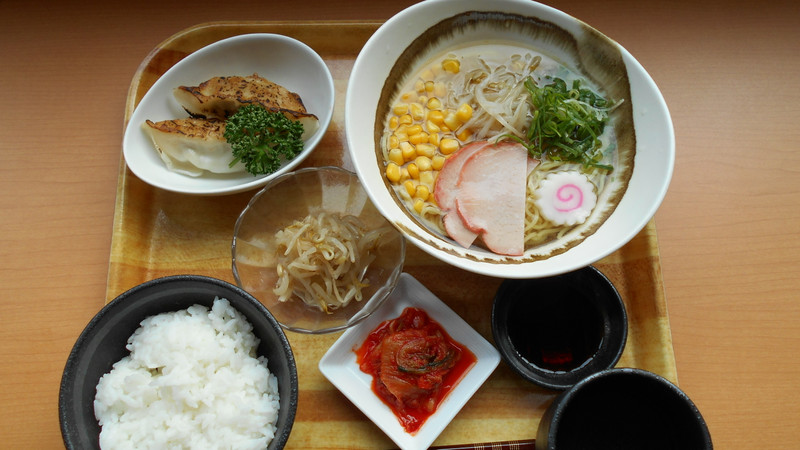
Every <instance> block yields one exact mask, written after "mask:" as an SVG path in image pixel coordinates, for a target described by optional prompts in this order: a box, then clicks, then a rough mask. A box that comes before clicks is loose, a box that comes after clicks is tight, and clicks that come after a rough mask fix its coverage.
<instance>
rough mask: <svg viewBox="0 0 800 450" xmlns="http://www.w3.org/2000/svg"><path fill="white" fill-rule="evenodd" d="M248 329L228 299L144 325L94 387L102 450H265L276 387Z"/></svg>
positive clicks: (152, 319) (272, 428)
mask: <svg viewBox="0 0 800 450" xmlns="http://www.w3.org/2000/svg"><path fill="white" fill-rule="evenodd" d="M252 329H253V327H252V325H251V324H250V323H249V322H248V321H247V319H246V318H245V317H244V316H242V315H241V314H240V313H239V312H238V311H236V309H235V308H233V307H232V306H231V305H230V303H229V302H228V300H226V299H219V298H217V299H215V300H214V304H213V306H212V307H211V310H210V311H209V309H208V308H206V307H204V306H201V305H194V306H192V307H190V308H188V309H185V310H182V311H177V312H170V313H163V314H159V315H156V316H152V317H149V318H147V319H145V320H144V321H142V323H141V327H139V328H138V329H137V330H136V331H135V332H134V333H133V335H132V336H131V337H130V338H129V339H128V345H127V349H128V350H130V355H129V356H126V357H124V358H122V359H121V360H120V361H118V362H117V363H115V364H114V366H113V368H112V370H111V372H109V373H107V374H105V375H103V377H102V378H100V382H99V383H98V385H97V395H96V397H95V400H94V410H95V417H97V420H98V422H99V423H100V426H101V427H102V428H101V432H100V446H101V448H104V449H110V448H115V449H149V448H158V449H165V448H173V449H174V448H178V449H234V448H235V449H264V448H266V447H267V446H268V445H269V442H270V441H271V440H272V438H273V437H274V435H275V430H276V428H275V424H276V422H277V419H278V407H279V405H278V381H277V379H276V378H275V375H273V374H271V373H270V372H269V370H268V369H267V361H266V359H265V358H264V357H258V356H257V355H256V348H257V347H258V343H259V340H258V338H256V337H255V335H253V333H252Z"/></svg>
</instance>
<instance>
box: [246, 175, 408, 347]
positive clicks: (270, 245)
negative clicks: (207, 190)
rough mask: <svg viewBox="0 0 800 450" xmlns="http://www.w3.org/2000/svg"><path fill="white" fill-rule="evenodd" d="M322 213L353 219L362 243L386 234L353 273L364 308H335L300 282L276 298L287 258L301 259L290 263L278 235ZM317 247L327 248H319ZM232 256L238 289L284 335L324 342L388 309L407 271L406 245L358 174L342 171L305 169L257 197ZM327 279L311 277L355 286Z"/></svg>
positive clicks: (352, 304)
mask: <svg viewBox="0 0 800 450" xmlns="http://www.w3.org/2000/svg"><path fill="white" fill-rule="evenodd" d="M321 213H328V214H329V215H335V216H337V217H346V216H353V217H355V218H357V221H358V222H360V224H361V225H363V235H368V234H371V233H379V236H380V237H379V238H378V239H377V240H376V241H375V242H374V243H373V244H368V248H370V249H371V250H370V251H369V252H368V254H361V255H360V258H361V260H362V261H365V262H364V263H358V262H356V263H354V266H353V268H351V269H348V271H347V272H348V273H350V274H354V276H355V277H356V278H357V279H358V280H359V283H360V285H361V286H362V287H361V289H360V294H361V299H360V300H357V299H352V300H349V301H344V302H338V303H337V302H333V303H329V302H328V301H327V300H323V298H327V299H330V298H336V297H335V295H333V294H328V295H332V297H325V296H321V295H317V294H311V293H310V292H311V291H312V289H310V288H307V287H305V286H304V285H303V284H302V283H301V282H299V281H298V279H297V278H294V279H293V283H294V284H293V286H294V289H289V290H290V291H291V293H289V294H287V293H285V292H286V291H285V290H284V291H283V292H280V294H283V296H282V295H279V293H276V287H278V283H279V278H280V277H279V274H278V271H279V270H287V269H285V268H286V267H288V264H287V258H292V257H293V256H294V252H290V255H289V257H286V256H284V254H285V251H284V250H285V249H286V246H284V245H283V244H279V242H278V238H277V237H276V234H277V233H278V232H279V231H282V230H284V229H285V228H287V227H290V226H292V225H293V224H295V223H296V222H298V221H304V219H307V218H308V217H317V216H318V215H319V214H321ZM284 242H285V241H284ZM313 247H315V248H316V249H317V250H319V249H320V248H322V247H321V246H320V245H317V244H314V245H313ZM231 255H232V269H233V276H234V278H235V279H236V283H237V284H238V285H239V287H241V288H242V289H244V290H246V291H247V292H249V293H250V294H252V295H253V296H255V297H256V298H257V299H258V300H259V301H260V302H261V303H263V304H264V306H266V307H267V309H269V311H270V312H271V313H272V315H273V316H274V317H275V318H276V319H277V320H278V322H279V323H280V324H281V325H282V326H283V327H284V328H286V329H287V330H290V331H295V332H300V333H310V334H321V333H331V332H335V331H341V330H344V329H346V328H348V327H351V326H353V325H355V324H357V323H359V322H360V321H362V320H363V319H365V318H366V317H367V316H369V315H370V314H371V313H372V312H373V311H375V310H376V309H377V308H378V307H379V306H380V305H381V303H383V301H384V300H385V299H386V298H387V297H388V296H389V294H390V293H391V292H392V290H393V289H394V287H395V285H396V284H397V281H398V278H399V275H400V273H401V272H402V270H403V261H404V259H405V239H404V238H403V236H402V235H401V234H400V232H398V231H397V230H396V229H395V228H394V227H393V226H392V225H391V224H390V223H389V222H387V221H386V219H384V217H383V216H382V215H381V214H380V213H379V212H378V210H377V209H376V208H375V207H374V206H373V204H372V202H371V201H370V199H369V197H368V196H367V193H366V192H365V191H364V189H363V188H362V186H361V182H360V181H359V179H358V177H357V176H356V175H355V174H354V173H352V172H349V171H347V170H344V169H341V168H338V167H318V168H306V169H301V170H297V171H295V172H291V173H288V174H285V175H282V176H280V177H278V178H276V179H274V180H273V181H271V182H270V183H269V184H267V185H266V186H264V188H263V189H261V190H260V191H259V192H258V193H256V194H255V195H254V196H253V198H252V199H251V200H250V203H249V204H248V205H247V206H246V207H245V209H244V210H243V211H242V213H241V215H240V216H239V218H238V220H237V221H236V226H235V228H234V233H233V243H232V245H231ZM292 261H294V260H292ZM366 261H368V262H366ZM337 264H338V263H337ZM279 265H280V266H281V267H280V268H279ZM337 266H338V265H336V264H334V266H333V267H334V268H335V267H337ZM321 273H328V272H327V271H324V270H323V271H315V272H313V274H312V275H308V274H307V275H308V276H309V278H307V280H313V281H316V282H318V286H322V285H323V284H326V283H327V284H330V285H336V284H337V283H338V284H340V285H347V286H352V285H354V283H353V282H347V283H345V282H343V281H341V280H343V279H344V276H343V275H334V274H331V275H321ZM337 277H338V278H337ZM337 280H338V281H337ZM320 289H322V288H321V287H320ZM323 290H324V291H325V292H328V293H332V292H333V290H332V289H323ZM321 305H325V306H321Z"/></svg>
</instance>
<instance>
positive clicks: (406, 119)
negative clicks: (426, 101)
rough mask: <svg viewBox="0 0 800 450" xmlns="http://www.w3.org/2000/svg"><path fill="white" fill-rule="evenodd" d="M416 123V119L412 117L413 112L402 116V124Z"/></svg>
mask: <svg viewBox="0 0 800 450" xmlns="http://www.w3.org/2000/svg"><path fill="white" fill-rule="evenodd" d="M412 123H414V119H413V118H412V117H411V114H403V115H402V116H400V125H411V124H412Z"/></svg>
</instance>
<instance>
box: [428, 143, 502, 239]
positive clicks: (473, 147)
mask: <svg viewBox="0 0 800 450" xmlns="http://www.w3.org/2000/svg"><path fill="white" fill-rule="evenodd" d="M487 145H489V142H488V141H477V142H472V143H470V144H467V145H465V146H464V147H462V148H461V149H459V150H458V151H457V152H456V153H454V154H452V155H450V157H449V158H447V160H446V162H445V164H444V166H442V169H441V170H440V171H439V175H438V176H437V177H436V186H435V187H434V190H433V195H434V198H436V204H438V205H439V208H440V209H441V210H442V213H443V216H442V222H443V224H444V228H445V231H446V232H447V234H448V236H450V238H451V239H453V240H454V241H456V242H457V243H458V244H459V245H461V246H462V247H464V248H469V246H471V245H472V243H473V242H475V239H477V237H478V233H476V232H474V231H472V230H470V229H469V228H467V227H466V226H465V225H464V221H462V220H461V217H459V215H458V212H457V211H456V196H457V194H458V178H459V176H460V175H461V169H462V168H463V167H464V163H465V162H466V161H467V159H469V157H470V156H472V155H473V154H474V153H476V152H478V151H480V150H481V149H482V148H484V147H485V146H487Z"/></svg>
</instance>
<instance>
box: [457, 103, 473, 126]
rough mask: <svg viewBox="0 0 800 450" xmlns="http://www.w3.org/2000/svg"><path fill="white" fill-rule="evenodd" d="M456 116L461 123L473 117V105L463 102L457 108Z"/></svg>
mask: <svg viewBox="0 0 800 450" xmlns="http://www.w3.org/2000/svg"><path fill="white" fill-rule="evenodd" d="M456 118H457V119H458V120H460V121H461V123H464V122H466V121H468V120H469V119H470V118H472V106H469V103H462V104H461V106H459V107H458V109H457V110H456ZM453 129H455V128H453Z"/></svg>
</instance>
